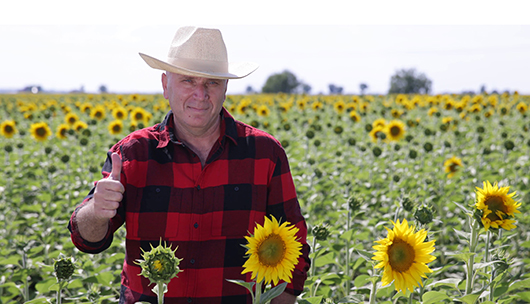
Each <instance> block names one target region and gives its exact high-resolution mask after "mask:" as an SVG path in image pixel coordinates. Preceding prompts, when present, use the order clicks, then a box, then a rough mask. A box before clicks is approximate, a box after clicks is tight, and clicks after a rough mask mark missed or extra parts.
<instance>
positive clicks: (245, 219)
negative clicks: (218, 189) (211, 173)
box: [211, 184, 257, 238]
mask: <svg viewBox="0 0 530 304" xmlns="http://www.w3.org/2000/svg"><path fill="white" fill-rule="evenodd" d="M254 192H255V191H254V189H253V186H252V185H250V184H238V185H225V186H224V187H223V194H222V197H220V198H219V199H221V200H222V204H221V209H220V210H217V211H216V212H214V213H213V215H212V230H211V231H212V233H211V234H212V236H215V237H232V238H233V237H238V238H242V237H244V236H248V235H249V234H248V232H249V231H251V230H249V229H250V228H252V227H253V226H254V225H255V222H256V210H255V207H256V205H257V202H256V199H255V198H254V196H255V195H254ZM252 229H253V228H252Z"/></svg>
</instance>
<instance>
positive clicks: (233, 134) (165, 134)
mask: <svg viewBox="0 0 530 304" xmlns="http://www.w3.org/2000/svg"><path fill="white" fill-rule="evenodd" d="M220 115H221V135H220V136H219V140H220V141H221V142H222V140H223V137H225V136H226V137H228V138H229V139H230V140H231V141H232V142H233V143H234V144H235V145H237V138H238V135H237V128H236V122H235V120H234V117H232V115H230V113H229V112H228V111H227V110H226V109H225V108H224V107H223V108H222V110H221V114H220ZM173 120H174V117H173V112H172V111H169V112H168V113H167V115H166V117H165V118H164V120H163V121H162V122H161V123H160V124H158V126H156V127H155V129H156V130H157V131H158V132H160V133H159V134H160V135H159V139H158V146H157V148H164V147H166V146H167V145H168V144H169V142H170V141H172V142H174V143H177V144H182V143H181V142H180V141H179V140H178V139H177V136H176V135H175V123H174V121H173Z"/></svg>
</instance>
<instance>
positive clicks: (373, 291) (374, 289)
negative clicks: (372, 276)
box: [370, 280, 377, 304]
mask: <svg viewBox="0 0 530 304" xmlns="http://www.w3.org/2000/svg"><path fill="white" fill-rule="evenodd" d="M376 293H377V281H376V280H372V288H371V289H370V304H375V303H376V302H375V294H376Z"/></svg>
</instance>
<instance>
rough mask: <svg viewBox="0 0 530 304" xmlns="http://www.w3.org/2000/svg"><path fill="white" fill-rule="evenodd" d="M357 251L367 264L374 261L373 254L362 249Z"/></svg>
mask: <svg viewBox="0 0 530 304" xmlns="http://www.w3.org/2000/svg"><path fill="white" fill-rule="evenodd" d="M355 251H357V253H358V254H359V255H360V256H361V258H363V259H365V260H366V261H367V262H371V261H372V256H373V254H372V253H370V252H368V251H365V250H360V249H355Z"/></svg>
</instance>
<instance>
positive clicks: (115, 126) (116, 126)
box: [109, 119, 123, 135]
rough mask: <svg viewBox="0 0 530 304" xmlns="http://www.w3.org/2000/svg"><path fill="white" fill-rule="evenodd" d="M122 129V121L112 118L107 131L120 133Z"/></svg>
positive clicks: (113, 133)
mask: <svg viewBox="0 0 530 304" xmlns="http://www.w3.org/2000/svg"><path fill="white" fill-rule="evenodd" d="M122 130H123V123H122V122H121V120H118V119H116V120H114V121H111V122H110V123H109V133H110V134H112V135H116V134H120V133H121V131H122Z"/></svg>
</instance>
